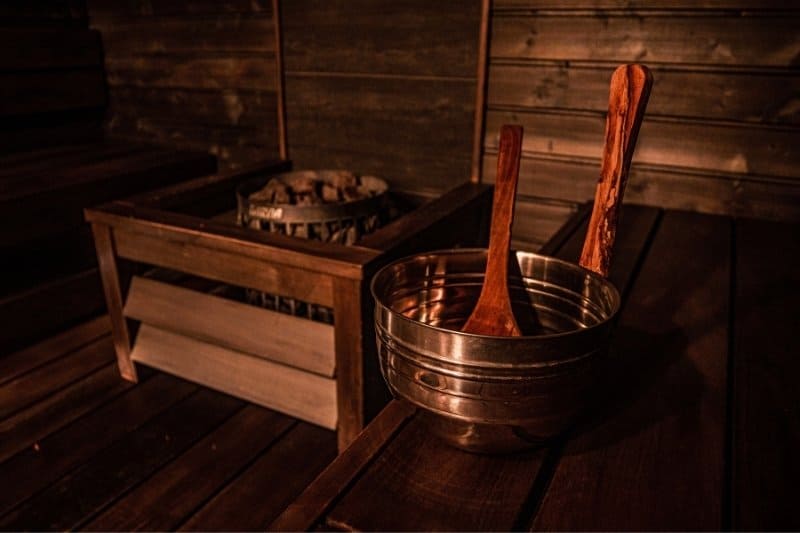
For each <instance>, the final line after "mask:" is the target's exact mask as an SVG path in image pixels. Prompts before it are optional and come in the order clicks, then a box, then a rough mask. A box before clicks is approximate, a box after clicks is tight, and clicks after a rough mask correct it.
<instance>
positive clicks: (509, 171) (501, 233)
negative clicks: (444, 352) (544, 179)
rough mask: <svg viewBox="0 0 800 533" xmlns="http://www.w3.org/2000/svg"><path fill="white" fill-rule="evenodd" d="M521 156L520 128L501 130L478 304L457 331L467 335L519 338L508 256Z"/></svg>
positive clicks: (504, 128)
mask: <svg viewBox="0 0 800 533" xmlns="http://www.w3.org/2000/svg"><path fill="white" fill-rule="evenodd" d="M521 155H522V126H510V125H505V126H503V127H502V128H501V129H500V149H499V152H498V154H497V176H496V177H495V182H494V198H493V200H492V222H491V226H490V228H489V251H488V252H487V256H486V275H485V277H484V280H483V287H482V288H481V294H480V296H479V297H478V303H477V304H476V305H475V309H473V311H472V314H471V315H470V316H469V318H468V319H467V322H466V323H465V324H464V327H463V328H462V329H461V331H464V332H467V333H475V334H479V335H496V336H504V337H511V336H519V335H521V333H520V329H519V326H518V325H517V321H516V319H515V317H514V313H513V312H512V307H511V299H510V297H509V294H508V256H509V249H510V246H511V226H512V224H513V222H514V197H515V196H516V194H517V181H518V180H519V160H520V157H521Z"/></svg>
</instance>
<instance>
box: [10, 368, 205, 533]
mask: <svg viewBox="0 0 800 533" xmlns="http://www.w3.org/2000/svg"><path fill="white" fill-rule="evenodd" d="M196 390H197V387H196V386H195V385H192V384H190V383H188V382H185V381H182V380H179V379H177V378H173V377H170V376H167V375H163V374H160V375H158V376H155V377H154V378H153V379H150V380H148V381H145V382H144V383H142V384H140V385H139V386H137V387H134V388H132V389H131V390H129V391H128V392H127V393H125V394H122V395H121V396H119V397H117V398H115V399H114V400H112V401H110V402H108V403H107V404H105V405H104V406H102V407H100V408H99V409H97V410H96V411H93V412H92V413H91V414H89V415H86V416H84V417H82V418H80V419H78V420H77V421H75V422H74V423H72V424H70V425H68V426H67V427H65V428H63V429H61V430H59V431H57V432H55V433H53V434H51V435H48V436H47V437H45V438H43V439H41V440H39V441H38V442H36V443H33V442H32V443H30V445H29V446H28V447H27V448H26V449H25V450H23V451H22V452H20V453H18V454H17V455H15V456H14V457H12V458H10V459H8V460H6V461H5V462H3V463H2V464H0V479H3V480H4V487H3V490H2V491H0V517H2V516H3V515H4V514H5V513H7V512H8V511H9V510H11V509H12V508H14V507H15V506H16V505H18V504H20V503H21V502H23V501H25V500H26V499H27V498H29V497H31V496H32V495H33V494H35V493H36V492H38V491H40V490H42V489H44V488H46V487H47V486H48V485H50V484H51V483H53V482H54V481H56V480H58V479H59V478H61V476H63V475H64V474H66V473H67V472H69V471H70V470H72V469H74V468H76V467H78V466H80V465H83V464H85V463H86V462H87V461H90V460H91V459H92V458H93V457H94V456H95V454H96V453H97V452H99V451H100V450H102V449H104V448H105V447H107V446H108V445H110V444H111V443H112V442H114V441H117V440H118V439H120V438H122V437H124V436H125V435H126V434H127V433H128V432H131V431H134V430H135V429H136V428H138V427H139V426H141V425H142V424H144V423H145V422H147V421H148V420H150V419H151V418H152V417H153V416H155V415H157V414H158V413H160V412H162V411H163V410H164V409H167V408H169V407H170V406H171V405H173V404H174V403H175V402H177V401H179V400H181V399H182V398H185V397H186V396H187V395H188V394H190V393H192V392H194V391H196ZM2 521H3V520H2V518H0V523H2ZM20 525H21V524H20ZM28 527H29V528H30V527H31V526H28ZM34 529H35V528H34Z"/></svg>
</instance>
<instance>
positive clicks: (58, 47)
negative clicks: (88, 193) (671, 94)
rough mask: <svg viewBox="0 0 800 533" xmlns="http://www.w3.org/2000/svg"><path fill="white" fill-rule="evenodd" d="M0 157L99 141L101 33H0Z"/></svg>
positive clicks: (104, 99)
mask: <svg viewBox="0 0 800 533" xmlns="http://www.w3.org/2000/svg"><path fill="white" fill-rule="evenodd" d="M0 34H2V36H3V39H2V40H3V43H4V46H2V47H0V153H8V152H16V151H19V150H26V149H36V148H45V147H50V146H57V145H61V144H74V143H81V142H88V141H93V140H96V139H99V138H100V136H101V134H102V123H103V117H104V114H105V109H106V106H107V103H108V91H107V88H106V82H105V76H104V70H103V53H102V45H101V40H100V34H99V32H97V31H95V30H89V29H86V28H44V29H40V28H24V27H22V28H11V27H0Z"/></svg>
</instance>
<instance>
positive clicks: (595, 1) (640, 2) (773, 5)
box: [493, 0, 790, 11]
mask: <svg viewBox="0 0 800 533" xmlns="http://www.w3.org/2000/svg"><path fill="white" fill-rule="evenodd" d="M493 6H494V9H495V10H497V11H502V10H506V9H510V10H514V9H520V8H524V9H537V10H538V9H547V10H559V9H581V10H585V9H624V10H626V11H627V10H631V9H656V10H661V9H687V10H695V9H697V10H702V9H746V10H751V9H752V10H756V11H757V10H761V9H786V8H787V7H789V6H790V3H789V2H786V0H697V1H690V0H494V4H493Z"/></svg>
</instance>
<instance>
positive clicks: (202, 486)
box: [81, 405, 295, 531]
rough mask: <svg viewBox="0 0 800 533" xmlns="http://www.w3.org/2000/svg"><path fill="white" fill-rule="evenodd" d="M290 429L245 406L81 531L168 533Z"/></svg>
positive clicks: (274, 416)
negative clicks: (163, 532) (166, 532)
mask: <svg viewBox="0 0 800 533" xmlns="http://www.w3.org/2000/svg"><path fill="white" fill-rule="evenodd" d="M294 423H295V422H294V420H293V419H291V418H289V417H288V416H285V415H282V414H279V413H277V412H275V411H270V410H268V409H264V408H261V407H258V406H255V405H248V406H247V407H245V408H244V409H242V410H241V411H239V412H238V413H236V414H235V415H234V416H233V417H231V418H230V420H228V421H227V422H225V423H224V424H223V425H221V426H220V427H219V428H217V429H216V430H215V431H213V432H212V433H210V434H209V435H208V436H207V437H205V438H204V439H203V440H201V441H200V442H198V443H197V444H195V445H194V446H193V447H192V448H190V449H189V450H188V451H187V452H186V453H184V454H183V455H181V456H180V457H179V458H177V459H176V460H174V461H172V462H171V463H170V464H169V465H167V466H166V467H164V468H163V469H161V470H160V471H158V472H157V473H156V474H155V475H153V476H152V477H151V478H150V479H148V480H147V481H145V482H144V483H142V484H141V485H139V486H138V487H136V488H135V489H134V490H133V491H132V492H131V493H130V494H128V495H126V496H125V497H124V498H123V499H121V500H120V501H119V502H117V503H116V504H115V505H113V506H112V507H110V508H109V509H107V510H106V511H105V512H104V513H102V514H101V515H100V516H98V517H97V518H96V519H95V520H92V521H91V522H90V523H89V524H87V525H85V526H83V527H82V528H81V529H86V530H90V531H134V530H137V531H139V530H148V531H169V530H174V529H175V528H176V527H177V526H178V525H180V524H181V522H183V521H185V520H186V518H187V517H189V516H190V514H191V513H192V511H194V510H195V509H196V508H197V507H199V506H201V505H202V504H203V503H204V502H205V501H206V500H208V499H209V498H210V497H212V496H213V495H214V494H215V493H216V492H217V491H219V490H220V489H221V488H222V487H223V486H224V485H225V483H226V482H227V481H229V480H230V479H232V478H233V477H235V476H236V474H238V473H239V471H240V470H241V469H242V468H244V467H245V466H247V465H248V463H249V462H250V461H251V460H253V459H254V458H255V457H256V456H257V455H258V454H259V453H261V452H262V451H264V449H265V448H267V447H269V446H270V445H271V444H272V443H273V442H274V441H275V440H276V439H279V438H280V437H282V436H283V434H284V433H285V432H286V431H287V430H288V429H289V428H290V427H291V426H292V425H293V424H294ZM198 474H199V475H198ZM164 502H171V503H170V505H164ZM239 509H240V510H241V507H240V508H239Z"/></svg>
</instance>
